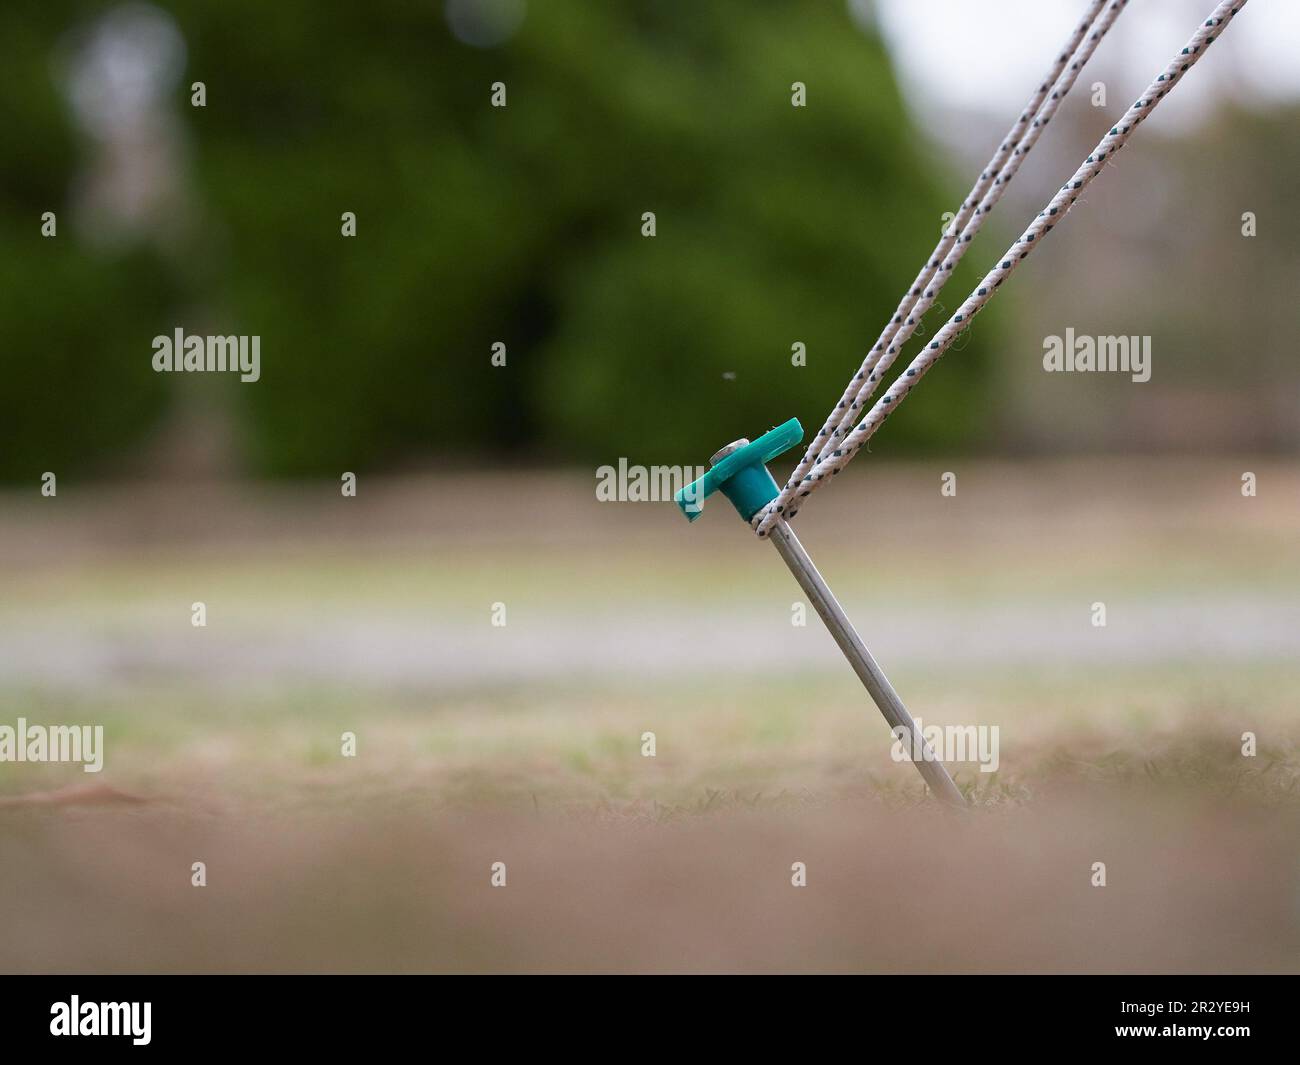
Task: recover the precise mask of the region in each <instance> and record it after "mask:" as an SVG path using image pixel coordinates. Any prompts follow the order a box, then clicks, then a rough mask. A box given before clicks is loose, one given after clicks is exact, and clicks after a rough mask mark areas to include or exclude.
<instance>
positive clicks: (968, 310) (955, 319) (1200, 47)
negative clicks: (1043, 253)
mask: <svg viewBox="0 0 1300 1065" xmlns="http://www.w3.org/2000/svg"><path fill="white" fill-rule="evenodd" d="M1247 2H1248V0H1223V2H1222V3H1220V4H1219V5H1218V6H1217V7H1216V8H1215V9H1214V11H1213V13H1212V14H1211V15H1210V17H1209V18H1207V19H1206V20H1205V22H1204V23H1202V25H1201V26H1200V27H1199V28H1198V29H1197V31H1196V33H1195V34H1193V35H1192V38H1191V40H1190V41H1188V43H1187V46H1186V47H1185V48H1183V50H1182V51H1181V52H1179V54H1178V55H1177V56H1175V57H1174V59H1173V61H1172V62H1171V63H1170V64H1169V65H1168V67H1166V69H1165V71H1164V72H1163V73H1162V74H1160V75H1159V76H1157V78H1156V79H1155V81H1153V82H1152V83H1151V84H1150V86H1148V88H1147V90H1146V92H1145V93H1143V94H1142V96H1141V97H1139V98H1138V100H1137V101H1136V102H1135V103H1134V104H1133V105H1132V107H1130V108H1129V109H1128V111H1127V112H1126V113H1125V115H1124V117H1123V118H1122V119H1120V121H1119V122H1118V123H1116V124H1115V125H1114V126H1112V127H1111V130H1110V132H1109V133H1107V134H1106V136H1105V137H1103V138H1102V139H1101V141H1100V142H1099V143H1098V144H1097V147H1096V148H1095V149H1093V151H1092V153H1091V154H1090V155H1089V156H1088V157H1087V158H1086V159H1085V160H1084V161H1083V163H1082V165H1081V166H1080V167H1079V168H1078V170H1076V171H1075V173H1074V176H1073V177H1072V178H1071V179H1070V180H1069V181H1068V182H1066V183H1065V184H1064V185H1062V186H1061V189H1060V191H1058V192H1057V194H1056V195H1055V196H1054V197H1053V198H1052V200H1051V202H1050V203H1048V205H1047V206H1046V207H1045V208H1044V209H1043V210H1042V211H1040V212H1039V213H1038V215H1037V216H1036V217H1035V219H1034V221H1033V222H1032V223H1031V224H1030V226H1029V228H1028V229H1026V230H1025V232H1024V233H1023V234H1022V235H1021V236H1020V237H1019V238H1018V239H1017V240H1016V241H1015V243H1013V244H1012V245H1011V247H1010V248H1008V249H1007V251H1006V253H1005V254H1004V255H1003V256H1002V257H1001V258H1000V259H999V260H998V263H997V265H995V266H994V268H993V269H992V270H990V271H989V272H988V273H987V274H986V275H985V277H984V279H983V280H982V281H981V282H980V283H979V285H978V286H977V287H976V289H975V290H974V291H973V292H972V293H971V294H970V295H969V296H968V297H967V298H966V300H965V302H964V303H962V305H961V306H960V307H959V308H958V309H957V312H956V313H955V314H953V316H952V317H951V318H949V319H948V321H947V323H946V324H945V325H944V326H943V328H942V329H940V330H939V332H938V333H936V334H935V337H934V339H933V340H932V341H931V342H930V343H929V344H928V345H926V347H925V348H924V349H923V350H922V351H921V352H920V354H918V355H917V356H916V358H914V359H913V360H912V362H911V364H910V365H909V366H908V368H907V369H906V370H905V371H903V373H902V374H901V375H900V376H899V377H898V378H897V379H896V380H895V381H894V383H893V384H892V385H891V386H890V387H889V388H888V389H887V390H886V392H885V394H884V395H883V396H881V397H880V399H879V400H878V401H877V402H876V404H875V406H873V407H872V408H871V410H870V412H869V413H868V414H867V416H866V417H865V418H863V419H862V421H861V423H860V424H859V425H858V426H857V427H856V428H855V429H854V430H853V431H852V432H851V433H850V434H849V435H848V436H847V437H846V438H845V439H844V441H843V443H842V444H841V446H840V447H838V448H835V449H834V450H833V451H831V453H830V454H829V455H827V456H826V457H825V458H824V459H822V460H821V461H819V462H817V463H816V465H815V466H813V468H812V471H811V472H810V473H807V474H806V475H804V476H803V478H802V480H801V481H800V482H799V487H798V490H797V492H796V493H795V495H796V498H798V499H799V500H803V499H805V498H807V497H808V496H809V495H811V494H812V493H813V492H814V491H816V490H817V489H818V488H819V487H820V486H821V485H823V484H824V483H825V482H826V481H827V480H829V479H830V478H831V477H832V476H834V475H835V474H837V473H839V471H840V470H842V469H843V468H844V466H845V465H846V464H847V463H848V462H849V461H850V460H851V459H852V458H853V456H854V455H855V454H857V452H858V451H859V450H860V449H861V448H862V446H863V445H864V444H865V443H866V442H867V441H868V440H870V439H871V437H872V436H873V435H874V434H875V432H876V431H877V430H878V429H879V428H880V426H881V425H883V424H884V423H885V421H886V419H887V418H888V417H889V415H890V414H892V413H893V411H894V410H895V409H896V408H897V406H898V404H899V403H901V402H902V400H903V399H904V397H906V396H907V394H908V393H909V392H911V391H912V389H913V388H914V387H915V386H916V382H917V381H919V380H920V379H921V378H922V377H923V376H925V374H926V373H927V372H928V371H929V369H930V368H931V367H932V366H933V365H934V364H935V362H936V361H937V360H938V359H939V358H941V357H942V356H943V354H944V352H945V351H947V350H948V348H949V347H950V346H951V345H952V342H953V340H954V339H955V338H956V337H957V336H958V335H959V334H960V333H962V332H963V331H964V330H966V329H967V328H968V327H969V325H970V321H971V319H972V318H973V317H974V316H975V315H976V314H978V313H979V312H980V311H981V310H983V308H984V307H985V306H986V305H987V304H988V302H989V300H991V299H992V298H993V295H994V293H995V292H996V291H997V289H998V288H999V287H1000V286H1001V285H1002V283H1003V282H1004V281H1005V280H1006V279H1007V278H1008V277H1010V276H1011V274H1012V273H1014V272H1015V269H1016V267H1018V266H1019V265H1020V264H1021V263H1022V262H1024V261H1025V259H1027V258H1028V257H1029V254H1030V252H1032V251H1033V249H1034V248H1035V247H1036V246H1037V245H1038V244H1039V243H1041V239H1042V238H1043V237H1045V236H1046V235H1047V234H1048V233H1050V232H1051V231H1052V230H1053V229H1054V228H1055V227H1056V224H1057V223H1058V222H1059V221H1060V220H1061V219H1062V218H1063V217H1064V216H1065V215H1066V214H1067V213H1068V212H1069V210H1070V208H1071V207H1073V206H1074V204H1075V203H1076V202H1077V201H1078V199H1079V196H1080V195H1081V194H1082V192H1083V190H1084V189H1085V188H1087V186H1088V185H1089V184H1090V183H1091V182H1092V180H1093V179H1094V178H1095V177H1096V176H1097V175H1098V174H1100V173H1101V171H1102V170H1103V169H1104V168H1105V166H1106V162H1107V160H1109V159H1110V158H1111V156H1113V155H1114V154H1115V153H1116V152H1117V151H1119V150H1120V149H1121V148H1123V147H1124V145H1125V144H1127V143H1128V140H1129V138H1130V137H1131V136H1132V134H1133V131H1134V130H1136V129H1137V127H1138V126H1139V125H1141V123H1142V122H1143V121H1145V120H1146V118H1147V116H1148V115H1150V114H1151V112H1152V111H1154V110H1155V108H1156V106H1157V105H1158V104H1159V103H1160V101H1161V100H1163V99H1164V98H1165V96H1166V95H1167V94H1168V93H1169V92H1170V91H1171V90H1172V89H1173V87H1174V85H1176V84H1177V83H1178V82H1179V80H1181V78H1182V76H1183V75H1184V74H1185V73H1187V71H1188V70H1190V69H1191V68H1192V67H1193V66H1194V65H1195V64H1196V63H1197V62H1198V61H1199V60H1200V58H1201V56H1203V55H1204V54H1205V52H1206V50H1207V49H1208V48H1209V46H1210V45H1211V44H1212V43H1213V42H1214V41H1215V40H1216V39H1217V38H1218V37H1219V35H1220V34H1221V33H1222V32H1223V29H1224V27H1225V26H1226V25H1227V24H1228V23H1229V22H1231V21H1232V19H1233V17H1234V16H1236V14H1237V13H1238V12H1239V11H1241V9H1242V8H1244V7H1245V6H1246V3H1247ZM778 498H779V497H778ZM777 501H778V500H773V502H772V503H771V504H769V505H768V507H767V508H765V510H764V511H761V512H760V513H759V514H758V515H755V518H754V522H755V524H757V528H758V534H759V535H760V536H766V535H767V532H768V530H769V529H770V528H771V526H772V524H773V523H774V522H775V521H776V520H777V519H778V518H779V517H780V516H781V513H780V512H779V511H777V510H776V509H775V505H774V504H775V503H776V502H777ZM797 513H798V508H797V507H795V508H792V509H790V510H789V512H788V513H787V514H785V517H786V518H787V519H789V518H793V517H794V516H795V514H797Z"/></svg>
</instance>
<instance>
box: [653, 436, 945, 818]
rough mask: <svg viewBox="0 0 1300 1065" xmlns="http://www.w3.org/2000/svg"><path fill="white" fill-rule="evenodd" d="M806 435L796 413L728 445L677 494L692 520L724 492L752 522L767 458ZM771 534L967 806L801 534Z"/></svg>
mask: <svg viewBox="0 0 1300 1065" xmlns="http://www.w3.org/2000/svg"><path fill="white" fill-rule="evenodd" d="M802 439H803V428H802V427H801V426H800V425H799V422H798V420H797V419H794V418H791V419H790V420H789V421H788V422H786V423H785V424H784V425H779V426H777V427H776V428H775V429H773V430H772V431H771V432H768V433H765V434H764V435H763V436H761V437H759V438H758V439H757V440H755V441H754V442H753V443H750V442H749V441H748V440H737V441H736V442H735V443H732V444H728V445H727V446H726V447H724V448H723V449H722V450H721V451H719V452H718V453H717V454H716V455H714V456H713V458H712V460H711V461H712V463H713V465H712V466H711V467H710V469H709V470H708V471H707V472H706V473H705V474H704V476H703V477H701V478H700V479H699V480H698V481H694V482H692V483H691V484H689V485H687V486H686V487H685V488H683V489H682V490H681V491H680V492H678V493H677V497H676V501H677V505H678V506H679V507H680V508H681V510H682V513H683V514H685V515H686V517H687V519H688V520H690V521H694V520H695V519H696V518H698V517H699V516H700V512H701V511H702V510H703V508H704V500H705V499H706V498H707V497H708V496H710V495H712V494H713V493H714V492H718V491H720V492H722V494H723V495H725V496H726V497H727V498H728V499H730V500H731V502H732V504H733V505H734V506H735V508H736V510H737V511H739V512H740V516H741V517H742V518H744V519H745V521H746V522H748V521H749V520H750V518H752V517H753V516H754V515H755V514H757V513H758V511H759V510H761V509H762V508H763V507H765V506H766V505H767V504H768V503H769V502H771V501H772V500H773V499H775V498H776V497H777V495H778V493H779V489H778V488H777V484H776V481H775V480H774V479H773V477H772V475H771V474H770V473H769V472H768V470H767V465H766V464H767V462H768V461H769V460H771V459H773V458H775V457H776V456H777V455H780V454H782V453H783V452H785V451H788V450H789V449H790V448H792V447H793V446H794V445H795V444H797V443H799V442H800V441H801V440H802ZM771 539H772V543H773V545H774V546H775V547H776V550H777V553H778V554H780V556H781V558H782V560H783V561H784V562H785V564H786V566H787V567H789V569H790V572H791V573H793V574H794V579H795V580H796V581H798V582H799V587H800V588H802V589H803V591H804V594H805V595H806V596H807V597H808V600H809V602H811V603H812V605H813V609H814V610H816V611H817V614H818V616H819V617H820V618H821V619H822V621H823V622H824V623H825V625H826V628H827V629H828V630H830V634H831V636H833V637H834V638H835V642H836V643H837V644H838V645H839V648H840V650H841V651H843V652H844V657H845V658H847V659H848V660H849V665H851V666H852V667H853V672H855V673H856V674H857V675H858V679H859V680H861V681H862V683H863V686H864V687H865V688H866V689H867V691H868V693H870V695H871V698H872V699H873V700H874V701H875V704H876V706H878V707H879V708H880V712H881V713H882V714H884V715H885V720H886V721H888V722H889V727H890V729H891V730H892V731H893V733H894V734H895V735H896V736H897V737H898V738H899V739H901V740H903V741H904V742H905V744H906V749H907V750H908V751H920V752H921V759H920V760H919V761H917V760H915V759H914V760H913V761H914V763H915V765H916V768H917V769H918V770H919V771H920V773H921V776H922V777H923V778H924V779H925V782H926V783H927V784H928V785H929V786H930V790H931V791H932V792H934V794H935V795H936V796H938V797H939V798H940V799H942V800H943V801H944V802H946V803H950V804H951V805H953V806H965V805H966V800H965V799H964V798H963V797H962V794H961V792H960V791H958V790H957V785H956V784H954V783H953V781H952V777H950V776H949V775H948V771H947V770H946V769H945V768H944V766H943V763H942V762H940V761H939V760H938V759H937V758H936V757H935V754H934V751H933V750H932V749H931V747H930V745H929V744H928V743H927V742H926V741H925V738H924V737H923V736H921V735H920V733H919V732H918V730H917V728H916V723H915V722H914V721H913V720H912V715H911V714H909V713H908V712H907V707H905V706H904V705H903V701H902V699H900V698H899V697H898V692H896V691H894V686H893V685H892V684H890V683H889V678H887V677H886V676H885V674H884V673H883V672H882V671H881V669H880V666H878V665H877V664H876V660H875V659H874V658H872V657H871V652H870V651H868V650H867V645H866V644H864V643H863V642H862V637H861V636H859V635H858V633H857V630H856V629H855V628H854V627H853V623H852V622H851V621H849V618H848V615H847V614H845V613H844V609H843V607H841V606H840V604H839V602H838V601H837V600H836V598H835V596H834V594H833V593H832V592H831V590H830V588H828V587H827V585H826V582H825V581H824V580H823V579H822V575H821V574H820V573H818V572H817V567H816V566H815V565H813V561H812V559H811V558H809V557H808V552H807V551H805V550H804V548H803V544H801V543H800V542H799V538H798V537H797V536H795V534H794V530H793V529H791V528H790V526H789V525H788V524H787V523H786V522H785V521H778V522H776V524H775V525H774V526H773V527H772V533H771Z"/></svg>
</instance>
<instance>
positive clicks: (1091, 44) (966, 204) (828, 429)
mask: <svg viewBox="0 0 1300 1065" xmlns="http://www.w3.org/2000/svg"><path fill="white" fill-rule="evenodd" d="M1106 2H1107V0H1090V2H1089V4H1088V8H1087V10H1086V11H1085V12H1084V14H1083V17H1082V18H1081V19H1080V20H1079V23H1078V26H1077V27H1076V28H1075V30H1074V31H1073V33H1072V34H1071V35H1070V38H1069V40H1068V41H1066V43H1065V46H1064V47H1063V48H1062V49H1061V51H1060V53H1059V56H1058V58H1057V59H1056V61H1055V62H1054V63H1053V64H1052V68H1051V70H1049V71H1048V73H1047V76H1046V77H1044V78H1043V80H1042V82H1041V83H1040V84H1039V86H1038V88H1037V90H1035V92H1034V94H1033V96H1031V97H1030V99H1029V103H1028V104H1026V105H1025V109H1024V110H1023V111H1022V112H1021V113H1020V117H1019V118H1018V119H1017V120H1016V122H1015V124H1014V125H1013V126H1012V127H1011V129H1010V130H1008V131H1007V135H1006V136H1005V137H1004V138H1003V140H1002V142H1001V144H999V145H998V149H997V151H996V152H994V154H993V158H992V159H990V160H989V162H988V164H987V165H986V166H985V168H984V170H983V171H982V172H981V173H980V176H979V179H978V180H977V181H976V182H975V185H974V187H973V188H972V189H971V190H970V192H969V193H968V194H967V196H966V198H965V199H964V200H963V201H962V204H961V206H960V207H959V208H958V210H957V214H956V216H955V217H954V218H953V220H952V223H951V224H950V225H949V226H948V228H947V229H945V230H944V233H943V236H942V237H941V238H940V240H939V243H938V244H937V245H936V246H935V249H934V251H933V252H932V253H931V254H930V256H929V258H928V259H927V260H926V264H925V266H924V267H922V269H921V272H920V273H919V274H918V275H917V276H916V280H915V281H913V282H912V284H911V286H910V287H909V288H908V290H907V294H906V295H905V296H904V297H903V300H902V302H901V303H900V304H899V305H898V309H897V310H896V311H894V314H893V316H892V317H891V318H890V319H889V321H888V322H887V323H886V324H885V328H884V330H883V331H882V332H881V334H880V337H879V339H878V340H877V341H876V343H875V345H874V346H873V347H872V348H871V351H870V352H869V353H868V355H867V357H866V359H865V360H864V361H863V363H862V367H861V369H860V370H859V371H858V372H857V374H856V375H854V377H853V379H852V380H851V381H850V382H849V384H848V387H847V388H846V389H845V390H844V394H843V395H842V396H841V397H840V401H839V402H838V403H837V404H836V405H835V408H834V409H833V410H832V411H831V413H830V414H829V415H828V416H827V418H826V423H825V424H824V425H823V426H822V428H821V430H820V431H819V432H818V433H817V435H816V436H815V437H814V438H813V439H812V441H811V442H810V444H809V446H808V450H807V452H806V453H805V455H804V457H803V459H802V460H801V461H800V462H799V464H798V465H797V466H796V467H795V469H794V472H793V473H791V475H790V479H789V480H788V481H787V482H786V485H785V488H784V490H783V491H782V493H781V495H780V496H779V497H778V498H777V500H776V503H775V508H774V509H776V511H777V512H778V513H779V512H781V511H783V510H784V509H785V507H786V505H787V504H788V502H789V499H790V497H791V496H792V495H793V493H794V491H795V488H796V487H797V486H798V484H799V481H800V479H801V478H802V477H803V476H804V475H805V474H806V473H807V472H808V471H809V470H810V469H812V467H813V466H814V465H816V463H817V461H818V460H819V459H821V458H822V457H823V456H824V454H825V451H826V449H827V447H828V446H829V445H830V444H831V443H833V442H835V441H837V440H838V439H839V438H840V437H841V436H843V434H844V433H845V432H847V431H848V429H849V428H850V427H851V425H852V423H853V422H854V421H855V420H856V419H857V417H858V413H857V412H858V411H859V410H860V409H861V407H862V404H863V401H864V400H865V398H866V395H865V390H866V389H868V388H873V387H874V386H875V382H876V381H878V380H879V378H880V375H881V374H883V373H884V372H885V370H887V369H888V367H889V365H890V364H891V363H892V362H893V360H894V356H895V355H896V353H897V351H898V350H899V349H900V348H902V347H903V345H904V344H906V342H907V340H908V339H909V338H910V337H911V335H912V333H913V331H914V330H915V328H916V325H917V323H918V322H919V321H920V319H921V318H922V317H923V316H924V314H925V312H926V311H927V310H929V308H930V306H931V305H932V304H933V302H934V299H935V298H936V297H937V296H938V293H939V290H940V289H941V288H942V287H943V285H944V283H945V282H946V281H947V279H948V277H949V276H950V274H949V273H948V272H941V267H943V266H945V265H948V264H949V263H951V265H953V266H955V265H956V263H957V262H959V261H960V260H961V257H962V256H963V255H964V254H965V252H966V249H967V248H968V247H969V246H970V241H971V239H972V238H973V237H974V235H975V233H976V232H978V230H979V228H980V226H982V225H983V222H984V219H985V218H986V217H987V216H988V213H989V211H991V210H992V209H993V205H994V204H996V203H997V202H998V200H999V199H1001V198H1002V194H1003V193H1004V192H1005V191H1006V189H1007V186H1008V184H1010V180H1011V177H1012V176H1013V175H1014V172H1015V169H1019V165H1020V161H1021V160H1023V159H1024V157H1025V156H1026V155H1027V154H1028V153H1029V150H1030V149H1031V148H1032V147H1033V146H1034V142H1035V141H1036V140H1037V138H1038V134H1039V133H1040V132H1041V130H1042V128H1043V127H1044V126H1046V125H1047V123H1048V122H1049V121H1050V120H1051V118H1052V116H1053V115H1054V114H1055V113H1056V109H1057V108H1058V107H1059V106H1060V104H1061V101H1062V99H1064V97H1065V94H1066V92H1068V91H1069V88H1070V86H1072V85H1073V84H1074V79H1075V77H1076V76H1077V75H1078V73H1079V71H1080V70H1081V69H1082V67H1083V65H1084V63H1085V62H1086V61H1087V58H1088V57H1089V56H1091V54H1092V50H1093V49H1095V48H1096V46H1097V44H1098V43H1099V42H1100V40H1101V38H1102V37H1103V36H1104V35H1105V32H1106V30H1107V29H1109V28H1110V25H1111V23H1112V22H1114V20H1115V17H1116V16H1118V14H1119V12H1120V10H1122V8H1123V6H1124V3H1126V2H1127V0H1123V2H1120V3H1116V4H1114V5H1113V6H1112V8H1111V9H1110V11H1108V18H1107V19H1106V21H1105V22H1104V24H1103V25H1101V26H1099V27H1098V28H1097V29H1096V30H1093V32H1092V34H1091V36H1089V34H1088V31H1089V30H1092V29H1093V24H1094V23H1095V22H1096V21H1097V16H1098V14H1099V13H1100V12H1101V10H1102V8H1103V7H1105V5H1106ZM1085 39H1086V42H1087V53H1086V55H1079V54H1078V53H1079V52H1080V49H1081V47H1083V46H1084V45H1085ZM1049 92H1050V93H1051V98H1050V99H1049V97H1048V93H1049ZM1031 120H1032V123H1031ZM1031 134H1032V137H1031V136H1030V135H1031ZM1013 162H1014V169H1013V168H1012V165H1011V164H1012V163H1013ZM1004 168H1006V169H1007V170H1008V171H1010V172H1009V173H1006V174H1004ZM949 270H951V266H949ZM936 274H939V279H938V281H937V282H935V280H934V279H935V275H936ZM882 359H883V360H884V365H880V363H881V360H882Z"/></svg>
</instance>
